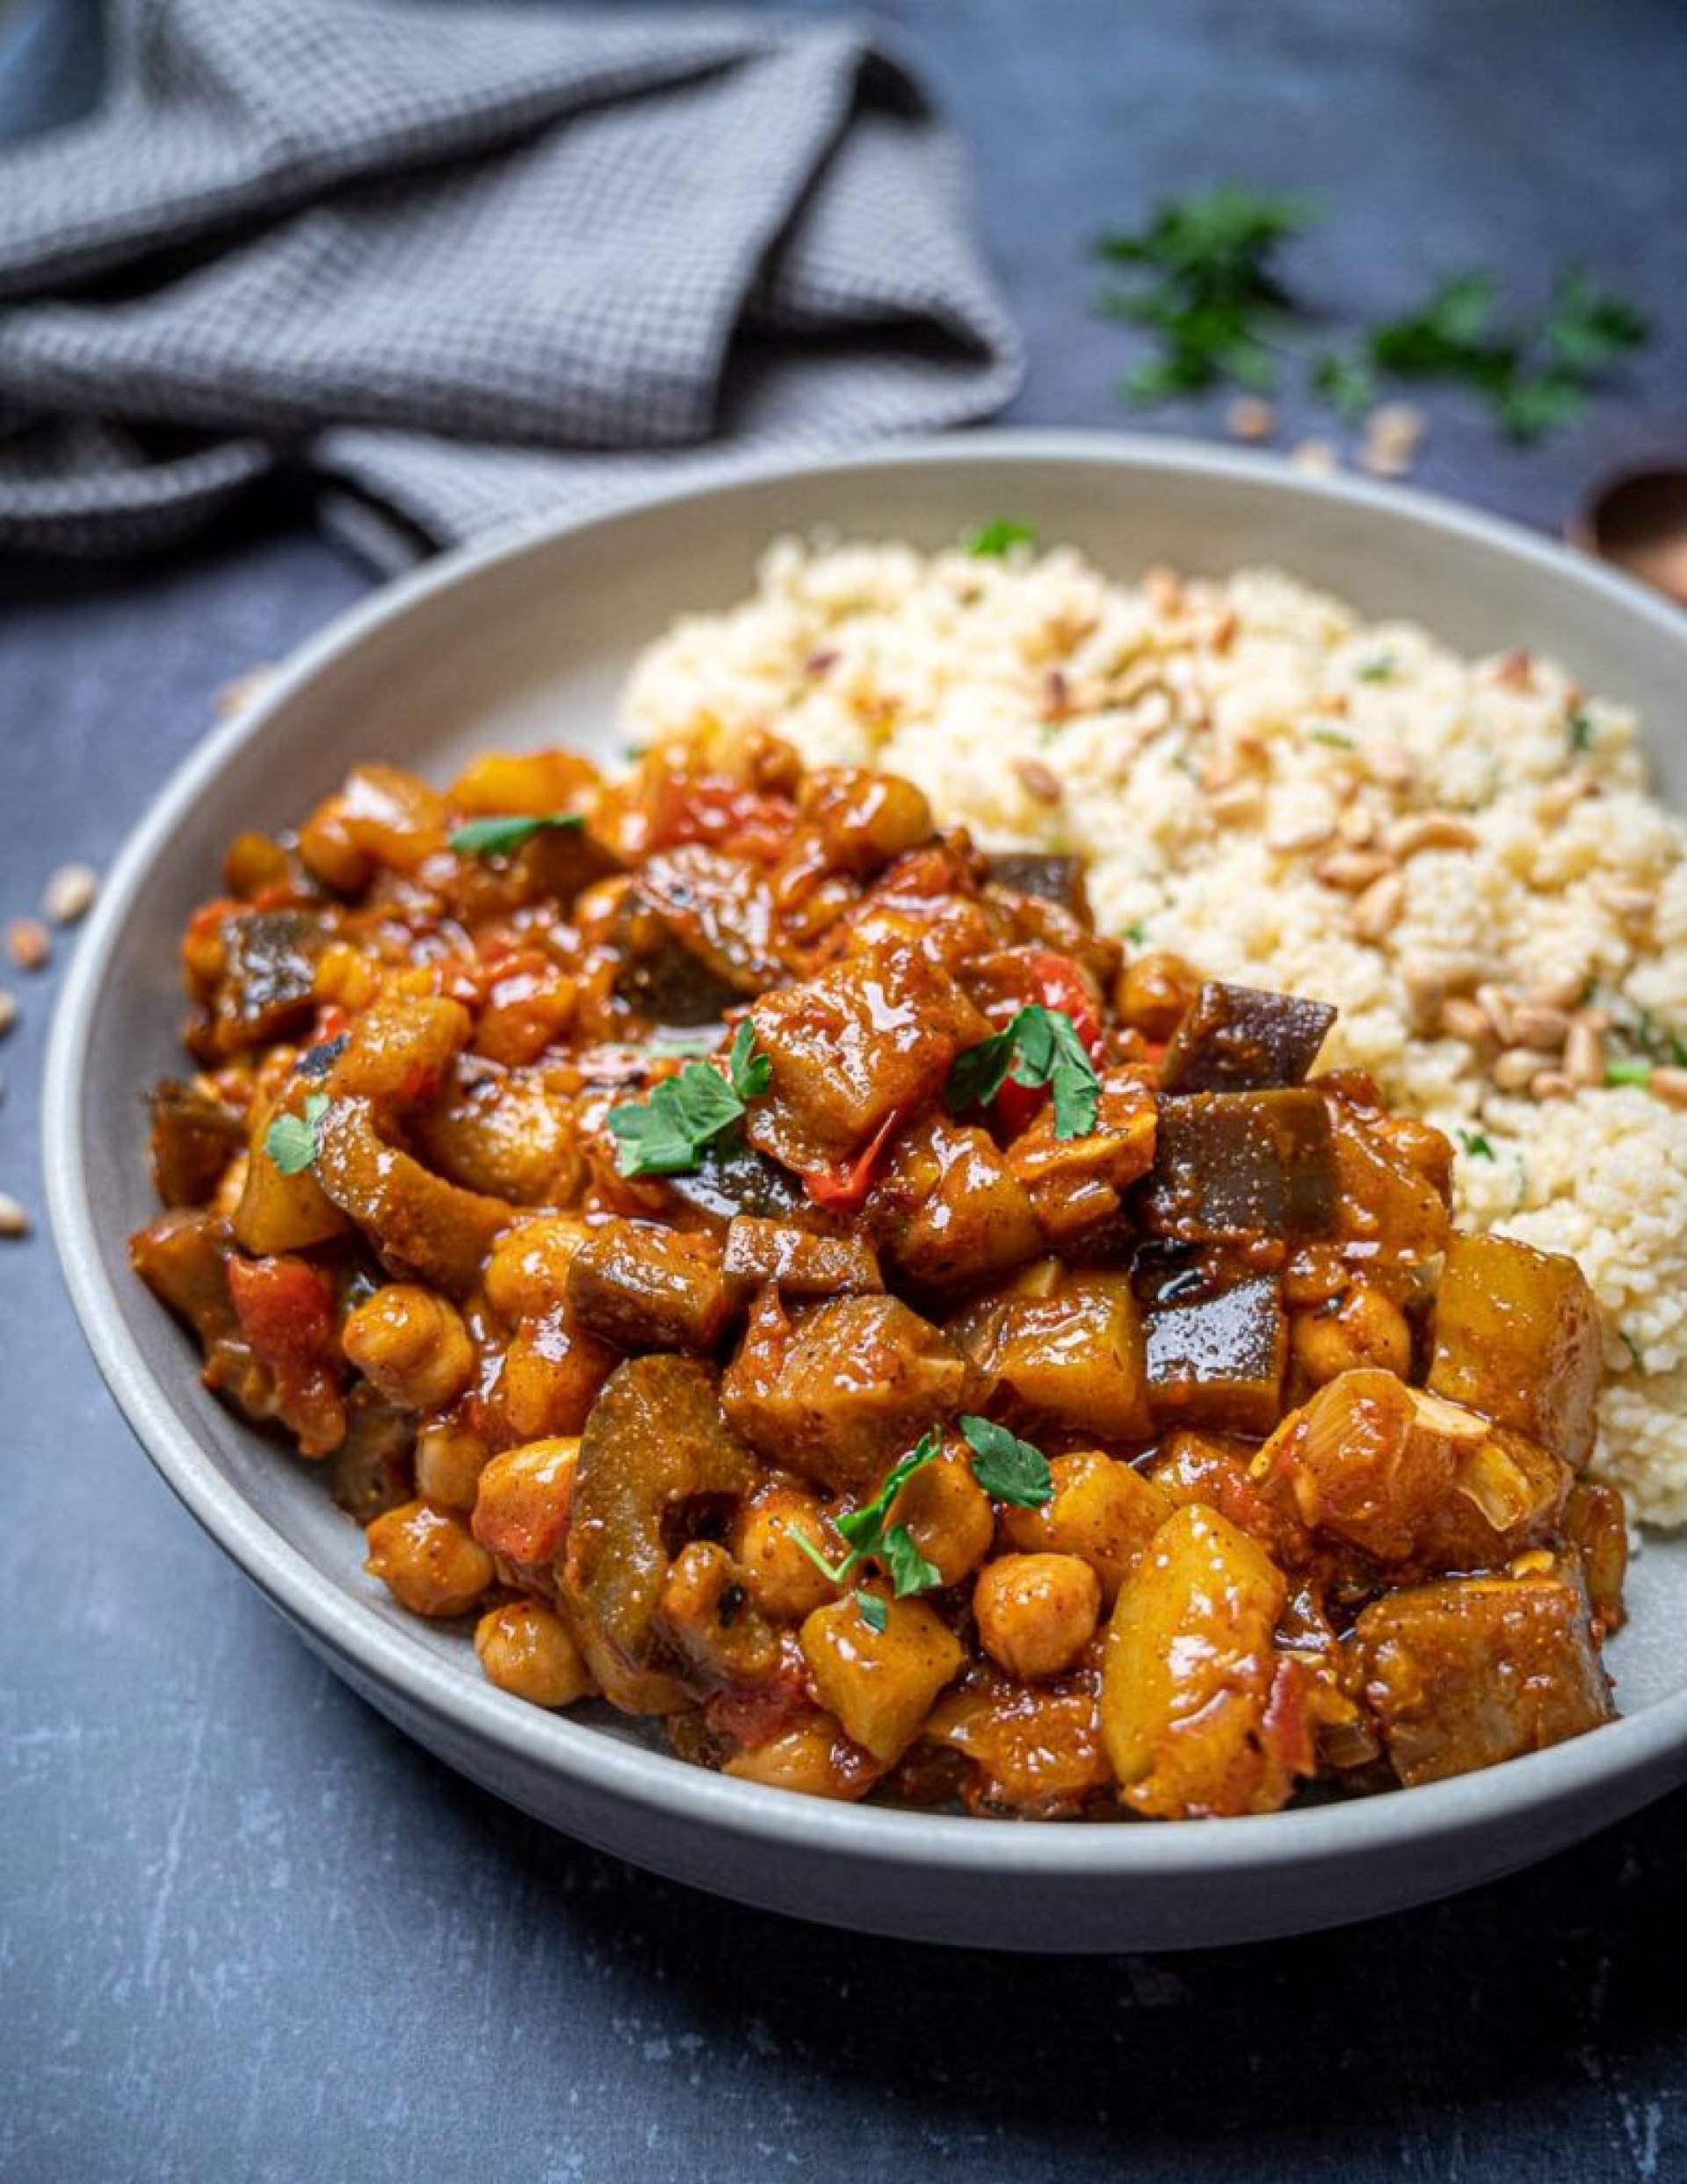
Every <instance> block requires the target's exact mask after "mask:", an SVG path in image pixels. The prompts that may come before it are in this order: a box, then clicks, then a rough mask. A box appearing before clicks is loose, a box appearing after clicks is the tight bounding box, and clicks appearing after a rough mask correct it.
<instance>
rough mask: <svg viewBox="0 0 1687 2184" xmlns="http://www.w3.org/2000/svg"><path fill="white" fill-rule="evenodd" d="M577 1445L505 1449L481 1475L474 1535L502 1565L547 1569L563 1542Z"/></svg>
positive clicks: (566, 1440) (567, 1441)
mask: <svg viewBox="0 0 1687 2184" xmlns="http://www.w3.org/2000/svg"><path fill="white" fill-rule="evenodd" d="M579 1461H580V1443H579V1442H578V1440H577V1439H575V1438H572V1437H570V1436H557V1437H556V1438H554V1439H552V1440H548V1441H530V1442H529V1443H527V1445H526V1446H525V1448H520V1449H505V1450H503V1452H502V1453H501V1454H500V1455H497V1456H495V1457H493V1458H492V1459H491V1461H490V1463H489V1464H487V1465H486V1467H485V1469H484V1470H483V1471H482V1472H481V1476H480V1483H479V1486H478V1489H477V1491H476V1493H475V1497H474V1527H473V1529H474V1537H475V1538H476V1539H478V1540H479V1541H480V1543H481V1546H482V1547H489V1548H490V1550H491V1551H492V1552H493V1553H494V1554H495V1555H502V1556H503V1558H504V1560H505V1561H506V1562H511V1563H515V1564H517V1565H518V1566H519V1565H530V1566H531V1565H535V1564H542V1565H546V1566H548V1565H549V1564H551V1563H552V1562H554V1560H555V1559H556V1557H557V1554H558V1553H559V1551H561V1546H562V1543H563V1540H564V1539H565V1538H566V1537H567V1536H568V1515H569V1511H570V1510H571V1509H572V1508H573V1506H574V1475H575V1472H576V1468H577V1466H578V1464H579Z"/></svg>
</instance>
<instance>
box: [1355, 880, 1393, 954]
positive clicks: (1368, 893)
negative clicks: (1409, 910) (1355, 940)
mask: <svg viewBox="0 0 1687 2184" xmlns="http://www.w3.org/2000/svg"><path fill="white" fill-rule="evenodd" d="M1404 908H1406V882H1405V881H1404V879H1401V875H1400V874H1399V873H1398V872H1385V873H1384V874H1383V875H1382V877H1381V879H1373V880H1372V883H1371V885H1370V886H1368V887H1367V888H1366V889H1365V893H1363V894H1362V895H1361V896H1360V897H1359V898H1358V901H1357V902H1355V904H1354V905H1353V930H1354V932H1355V933H1356V934H1357V935H1358V937H1359V938H1360V939H1361V940H1381V939H1382V938H1383V937H1384V936H1385V935H1386V934H1388V933H1391V932H1393V930H1394V927H1395V926H1396V925H1398V924H1399V922H1400V915H1401V911H1402V910H1403V909H1404Z"/></svg>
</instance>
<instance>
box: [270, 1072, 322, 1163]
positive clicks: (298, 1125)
mask: <svg viewBox="0 0 1687 2184" xmlns="http://www.w3.org/2000/svg"><path fill="white" fill-rule="evenodd" d="M327 1112H328V1095H327V1093H326V1092H311V1093H308V1094H307V1095H306V1097H305V1108H304V1112H303V1114H302V1115H278V1116H277V1117H276V1118H275V1120H274V1121H273V1122H272V1124H271V1125H270V1126H269V1128H268V1129H267V1130H266V1131H265V1132H264V1151H265V1152H266V1153H268V1154H269V1156H270V1159H271V1161H272V1163H273V1164H274V1166H275V1167H276V1168H279V1170H280V1171H281V1173H282V1175H303V1174H304V1172H305V1170H306V1169H307V1168H308V1167H309V1166H310V1165H311V1163H312V1161H315V1158H316V1152H317V1141H318V1133H319V1132H320V1131H321V1128H322V1117H323V1116H324V1115H326V1114H327Z"/></svg>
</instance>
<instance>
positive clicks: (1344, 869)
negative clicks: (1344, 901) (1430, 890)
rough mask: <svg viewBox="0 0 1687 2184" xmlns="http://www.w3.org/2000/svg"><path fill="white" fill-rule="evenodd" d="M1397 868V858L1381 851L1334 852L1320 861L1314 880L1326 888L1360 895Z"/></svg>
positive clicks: (1315, 870)
mask: <svg viewBox="0 0 1687 2184" xmlns="http://www.w3.org/2000/svg"><path fill="white" fill-rule="evenodd" d="M1312 871H1313V877H1314V879H1321V880H1322V882H1323V883H1324V885H1325V886H1326V887H1341V888H1343V889H1345V890H1346V892H1347V893H1350V894H1357V893H1358V891H1359V889H1360V888H1362V887H1368V886H1370V885H1371V883H1372V880H1373V879H1381V878H1382V876H1383V874H1384V873H1385V872H1392V871H1394V859H1393V858H1392V857H1384V856H1383V855H1382V853H1381V851H1380V850H1330V852H1329V855H1328V856H1327V857H1320V858H1319V860H1318V862H1317V863H1316V864H1314V866H1313V868H1312Z"/></svg>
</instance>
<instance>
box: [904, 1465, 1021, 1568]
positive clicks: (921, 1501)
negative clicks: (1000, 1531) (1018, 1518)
mask: <svg viewBox="0 0 1687 2184" xmlns="http://www.w3.org/2000/svg"><path fill="white" fill-rule="evenodd" d="M890 1522H892V1523H893V1524H906V1525H907V1527H908V1529H909V1532H910V1533H911V1534H912V1536H913V1540H914V1544H915V1545H916V1547H917V1548H918V1549H919V1551H920V1552H921V1553H922V1554H923V1556H924V1557H925V1558H926V1560H927V1561H928V1562H930V1563H932V1564H934V1565H935V1566H936V1568H937V1571H938V1576H939V1577H940V1578H941V1580H942V1581H943V1582H944V1584H945V1585H959V1582H960V1580H961V1579H962V1578H964V1577H968V1576H970V1575H971V1573H973V1572H974V1570H975V1569H977V1567H978V1566H979V1564H980V1563H981V1562H982V1561H983V1559H984V1558H985V1556H986V1555H987V1554H988V1552H989V1551H990V1542H991V1541H992V1540H993V1539H994V1538H995V1537H996V1512H995V1510H994V1509H993V1508H991V1507H990V1497H989V1496H988V1494H987V1493H985V1491H984V1489H983V1488H982V1486H980V1485H979V1483H978V1481H977V1479H974V1477H973V1467H972V1464H971V1461H970V1459H969V1455H968V1451H967V1449H966V1447H965V1446H964V1445H963V1444H961V1443H958V1442H957V1443H953V1444H952V1445H950V1446H947V1447H945V1450H944V1451H943V1453H942V1455H941V1456H939V1457H938V1458H937V1459H936V1461H935V1462H933V1463H930V1464H926V1465H924V1466H923V1469H921V1470H920V1471H917V1472H915V1474H914V1476H913V1478H912V1479H909V1482H908V1484H907V1486H904V1487H903V1488H902V1491H901V1493H899V1494H898V1495H897V1497H896V1500H895V1502H894V1505H893V1506H892V1508H891V1512H890Z"/></svg>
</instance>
